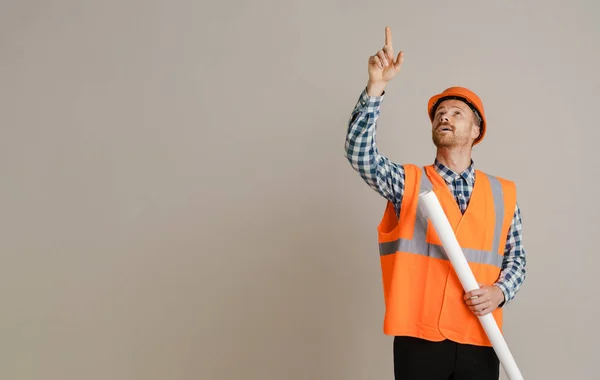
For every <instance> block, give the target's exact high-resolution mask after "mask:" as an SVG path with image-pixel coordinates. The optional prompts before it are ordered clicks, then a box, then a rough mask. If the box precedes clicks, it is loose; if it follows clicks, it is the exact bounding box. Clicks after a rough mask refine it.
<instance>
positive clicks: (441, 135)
mask: <svg viewBox="0 0 600 380" xmlns="http://www.w3.org/2000/svg"><path fill="white" fill-rule="evenodd" d="M444 126H448V127H449V128H451V129H452V131H451V132H447V133H451V134H452V136H446V134H447V133H445V132H439V130H440V129H441V128H443V127H444ZM455 132H456V130H455V129H454V126H453V125H452V124H450V123H442V124H440V125H438V126H437V127H436V128H435V129H434V130H433V134H432V136H431V138H432V140H433V144H434V145H435V146H436V147H438V148H450V147H453V146H456V145H457V141H456V140H457V139H456V133H455Z"/></svg>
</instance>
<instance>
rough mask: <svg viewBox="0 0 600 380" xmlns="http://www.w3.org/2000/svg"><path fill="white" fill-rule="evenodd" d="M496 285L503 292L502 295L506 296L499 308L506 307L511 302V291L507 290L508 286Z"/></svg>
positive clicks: (498, 283)
mask: <svg viewBox="0 0 600 380" xmlns="http://www.w3.org/2000/svg"><path fill="white" fill-rule="evenodd" d="M494 285H495V286H497V287H499V288H500V290H502V293H503V294H504V301H502V302H501V303H500V305H498V307H502V306H506V305H507V304H508V303H509V302H510V298H509V291H508V289H507V288H506V285H504V284H502V283H501V282H497V283H495V284H494Z"/></svg>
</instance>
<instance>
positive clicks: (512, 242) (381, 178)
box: [345, 89, 526, 306]
mask: <svg viewBox="0 0 600 380" xmlns="http://www.w3.org/2000/svg"><path fill="white" fill-rule="evenodd" d="M384 96H385V93H384V94H382V95H381V96H369V95H368V94H367V92H366V89H364V90H363V92H362V93H361V94H360V97H359V99H358V102H357V103H356V106H355V107H354V110H353V111H352V114H351V117H350V121H349V123H348V130H347V135H346V143H345V149H346V158H347V159H348V161H349V162H350V164H351V165H352V167H353V168H354V170H356V171H357V172H358V173H359V174H360V176H361V177H362V179H363V180H364V181H365V182H366V183H367V184H368V185H369V186H370V187H371V188H372V189H373V190H375V191H377V192H378V193H379V194H381V195H382V196H383V197H385V198H386V199H387V200H389V201H391V202H392V203H393V204H394V205H395V207H396V212H397V213H398V212H399V210H400V206H401V204H402V196H403V194H404V168H403V166H402V165H399V164H397V163H394V162H391V161H390V160H389V159H388V158H387V157H385V156H384V155H382V154H381V153H380V152H379V150H378V149H377V144H376V138H375V136H376V125H377V118H378V117H379V113H380V106H381V104H382V102H383V99H384ZM434 168H435V170H436V171H437V172H438V173H439V174H440V175H441V177H442V178H444V180H445V181H446V183H447V184H448V188H449V189H450V191H451V192H452V193H453V194H454V197H455V199H456V202H457V203H458V205H459V206H460V209H461V210H462V212H463V213H464V211H465V209H466V208H467V205H468V203H469V199H470V197H471V192H472V191H473V185H474V183H475V169H474V164H473V161H471V165H470V166H469V167H468V168H467V169H466V170H465V171H464V172H462V173H455V172H454V171H452V170H451V169H450V168H448V167H446V166H445V165H443V164H441V163H440V162H438V161H437V159H436V160H435V162H434ZM521 227H522V226H521V213H520V211H519V206H518V204H517V206H516V207H515V213H514V217H513V220H512V223H511V226H510V228H509V231H508V238H507V241H506V247H505V254H504V259H503V263H502V270H501V272H500V276H499V277H498V280H497V281H496V283H495V285H497V286H498V287H499V288H500V289H501V290H502V292H503V293H504V302H503V303H501V304H500V306H504V305H506V304H508V303H509V302H510V301H512V299H513V298H514V297H515V295H516V294H517V292H518V291H519V288H520V287H521V284H522V283H523V281H524V280H525V276H526V270H525V265H526V257H525V249H524V247H523V243H522V228H521Z"/></svg>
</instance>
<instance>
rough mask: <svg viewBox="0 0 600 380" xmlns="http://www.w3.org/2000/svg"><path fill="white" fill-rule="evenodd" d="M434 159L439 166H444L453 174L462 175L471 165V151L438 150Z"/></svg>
mask: <svg viewBox="0 0 600 380" xmlns="http://www.w3.org/2000/svg"><path fill="white" fill-rule="evenodd" d="M436 158H437V160H438V161H439V162H440V163H441V164H443V165H446V166H447V167H449V168H450V169H452V170H453V171H454V172H456V173H462V172H464V171H465V170H466V169H467V168H468V167H469V165H471V150H470V149H465V150H461V149H460V148H454V149H450V148H439V149H438V150H437V155H436Z"/></svg>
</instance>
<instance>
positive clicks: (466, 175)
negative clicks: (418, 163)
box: [433, 158, 475, 186]
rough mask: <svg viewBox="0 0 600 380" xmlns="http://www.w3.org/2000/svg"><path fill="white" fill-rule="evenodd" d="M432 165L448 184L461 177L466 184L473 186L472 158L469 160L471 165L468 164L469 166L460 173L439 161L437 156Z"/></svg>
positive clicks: (473, 169)
mask: <svg viewBox="0 0 600 380" xmlns="http://www.w3.org/2000/svg"><path fill="white" fill-rule="evenodd" d="M433 167H434V168H435V171H436V172H437V173H438V174H439V175H440V176H441V177H442V178H443V179H444V181H446V183H448V184H452V183H453V182H454V181H455V180H458V179H460V178H461V177H462V178H463V179H464V180H465V181H466V182H467V184H468V185H470V186H473V185H474V184H475V167H474V162H473V160H471V165H469V167H468V168H467V169H465V171H463V172H462V173H460V174H459V173H456V172H455V171H453V170H452V169H450V168H449V167H447V166H446V165H444V164H442V163H441V162H439V161H438V159H437V158H436V159H435V162H434V165H433Z"/></svg>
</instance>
